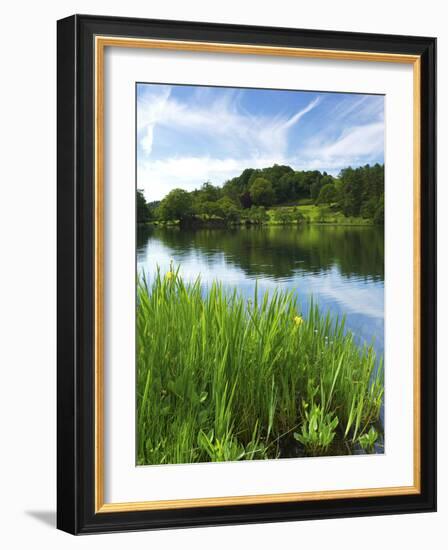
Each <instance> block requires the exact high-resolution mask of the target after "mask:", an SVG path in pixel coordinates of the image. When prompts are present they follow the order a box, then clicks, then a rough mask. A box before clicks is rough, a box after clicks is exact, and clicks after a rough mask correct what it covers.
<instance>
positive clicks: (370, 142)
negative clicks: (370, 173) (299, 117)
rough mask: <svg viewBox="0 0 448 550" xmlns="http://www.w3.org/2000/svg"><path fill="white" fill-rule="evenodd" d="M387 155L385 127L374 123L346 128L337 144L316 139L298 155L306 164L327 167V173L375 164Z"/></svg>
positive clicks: (380, 123)
mask: <svg viewBox="0 0 448 550" xmlns="http://www.w3.org/2000/svg"><path fill="white" fill-rule="evenodd" d="M383 152H384V124H383V122H374V123H372V124H365V125H363V126H354V127H351V128H347V129H345V130H344V131H343V132H342V134H341V135H340V136H339V137H338V138H337V139H335V140H333V141H328V140H319V139H315V140H313V143H312V145H310V147H308V148H306V149H303V150H301V151H299V152H298V157H300V160H301V162H302V164H306V165H309V166H314V167H317V168H319V167H326V168H325V169H326V170H327V171H331V170H337V169H340V168H345V167H347V166H357V165H359V164H362V163H367V162H372V161H374V160H375V159H377V158H379V157H381V156H382V155H383Z"/></svg>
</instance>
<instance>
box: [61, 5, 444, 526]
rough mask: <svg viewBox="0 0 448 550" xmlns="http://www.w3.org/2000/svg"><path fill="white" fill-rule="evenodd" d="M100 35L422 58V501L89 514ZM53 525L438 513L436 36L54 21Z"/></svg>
mask: <svg viewBox="0 0 448 550" xmlns="http://www.w3.org/2000/svg"><path fill="white" fill-rule="evenodd" d="M97 35H102V36H108V35H111V36H121V37H133V38H156V39H167V40H188V41H201V42H214V43H227V44H240V43H241V44H253V45H260V46H261V45H265V46H276V47H294V48H310V49H325V50H343V51H349V52H350V51H359V52H383V53H392V54H409V55H417V56H420V60H421V89H420V94H421V157H420V158H421V181H422V185H421V204H420V213H421V224H420V234H421V289H420V297H421V318H420V335H421V369H420V374H421V379H420V387H421V417H420V426H421V486H420V488H421V490H420V493H419V494H410V495H395V496H394V495H392V496H378V497H357V498H341V499H332V500H312V501H301V502H277V503H262V504H244V505H231V506H228V505H226V506H209V507H194V508H182V509H165V510H140V511H139V510H136V511H124V512H106V513H104V512H103V513H96V512H95V506H94V500H95V496H94V493H95V479H94V477H95V467H94V459H95V455H94V453H95V448H94V447H95V440H94V429H95V427H94V417H95V391H94V311H95V307H94V301H95V297H94V277H95V246H94V223H95V208H94V201H95V198H94V184H93V179H94V163H95V158H94V147H95V128H94V85H95V81H94V50H93V42H94V38H95V36H97ZM57 48H58V60H57V70H58V77H57V92H58V106H57V118H58V123H57V140H58V152H57V163H58V165H57V179H58V199H57V208H58V218H57V231H58V248H57V253H58V261H57V269H58V292H57V316H58V337H57V347H58V352H57V361H58V372H57V392H58V399H57V417H58V423H57V437H58V456H57V470H58V471H57V493H58V505H57V527H58V528H59V529H62V530H64V531H67V532H68V533H72V534H82V533H100V532H112V531H128V530H138V529H160V528H173V527H193V526H206V525H231V524H240V523H256V522H273V521H291V520H306V519H322V518H338V517H355V516H367V515H385V514H402V513H411V512H431V511H435V509H436V122H435V121H436V39H435V38H428V37H412V36H395V35H381V34H360V33H349V32H336V31H320V30H303V29H289V28H269V27H255V26H242V25H224V24H215V23H193V22H184V21H161V20H143V19H131V18H124V17H101V16H90V15H74V16H71V17H68V18H66V19H62V20H60V21H58V24H57Z"/></svg>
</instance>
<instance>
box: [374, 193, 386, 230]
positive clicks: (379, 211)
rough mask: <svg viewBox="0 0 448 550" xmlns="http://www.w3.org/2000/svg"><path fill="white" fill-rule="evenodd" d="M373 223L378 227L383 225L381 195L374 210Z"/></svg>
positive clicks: (382, 201)
mask: <svg viewBox="0 0 448 550" xmlns="http://www.w3.org/2000/svg"><path fill="white" fill-rule="evenodd" d="M373 223H376V224H378V225H384V195H382V197H381V199H380V202H379V204H378V206H377V209H376V210H375V214H374V216H373Z"/></svg>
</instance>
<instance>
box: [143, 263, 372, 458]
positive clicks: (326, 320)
mask: <svg viewBox="0 0 448 550" xmlns="http://www.w3.org/2000/svg"><path fill="white" fill-rule="evenodd" d="M203 290H204V289H203V288H201V284H200V282H199V280H198V281H197V282H196V283H195V284H190V285H187V284H185V283H184V282H183V280H182V278H181V277H180V276H179V274H178V272H173V271H170V272H168V273H166V274H164V275H162V274H160V273H158V274H157V276H156V277H155V280H154V283H153V284H152V285H151V287H148V286H147V285H146V283H145V282H143V281H140V283H139V287H138V309H137V422H138V426H137V428H138V463H139V464H166V463H168V464H169V463H171V464H173V463H185V462H206V461H223V460H250V459H263V458H278V457H286V456H303V455H322V454H348V453H351V452H357V451H359V450H360V449H362V448H364V449H367V450H371V449H372V446H373V442H374V441H375V439H376V437H377V429H378V424H377V423H378V419H379V413H380V407H381V401H382V394H383V381H382V368H381V365H380V368H379V369H378V371H377V370H376V368H375V365H376V358H375V355H374V352H373V351H372V349H371V348H367V347H365V348H363V349H359V348H358V347H357V346H356V345H355V343H354V341H353V337H352V336H351V335H350V334H344V326H343V322H339V321H337V320H332V319H330V317H329V316H322V315H321V314H320V313H319V311H318V309H317V308H316V307H315V306H312V307H311V308H310V311H309V313H308V314H307V317H306V319H305V318H304V317H303V316H302V314H301V312H300V310H299V308H298V305H297V301H296V299H295V298H294V296H293V295H292V294H291V293H281V292H274V293H272V294H271V295H270V296H268V295H267V294H266V295H264V297H263V298H262V299H261V300H257V297H256V294H257V293H256V292H255V293H254V299H253V300H252V301H248V302H246V301H245V300H244V299H243V298H242V297H241V296H239V295H238V294H237V293H236V292H234V293H232V294H228V293H226V292H224V290H223V288H222V287H221V286H220V285H219V284H215V285H213V286H212V288H210V289H209V291H208V294H207V295H205V293H204V292H203Z"/></svg>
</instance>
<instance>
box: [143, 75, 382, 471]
mask: <svg viewBox="0 0 448 550" xmlns="http://www.w3.org/2000/svg"><path fill="white" fill-rule="evenodd" d="M384 130H385V128H384V96H383V95H373V94H372V95H371V94H354V93H339V92H338V93H333V92H329V91H328V92H327V91H300V90H274V89H253V88H230V87H215V86H195V85H165V84H151V83H138V84H137V85H136V168H137V177H136V179H137V181H136V262H137V267H136V430H137V437H136V462H137V464H138V465H140V466H143V465H161V464H188V463H205V462H224V461H240V460H281V459H291V458H296V459H305V458H308V459H313V458H315V457H322V456H326V457H328V456H330V457H337V456H342V455H362V454H372V453H373V454H380V453H384V450H385V444H386V440H385V436H384V429H383V427H384V400H385V394H384V364H383V352H384ZM354 460H359V458H356V457H354Z"/></svg>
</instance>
